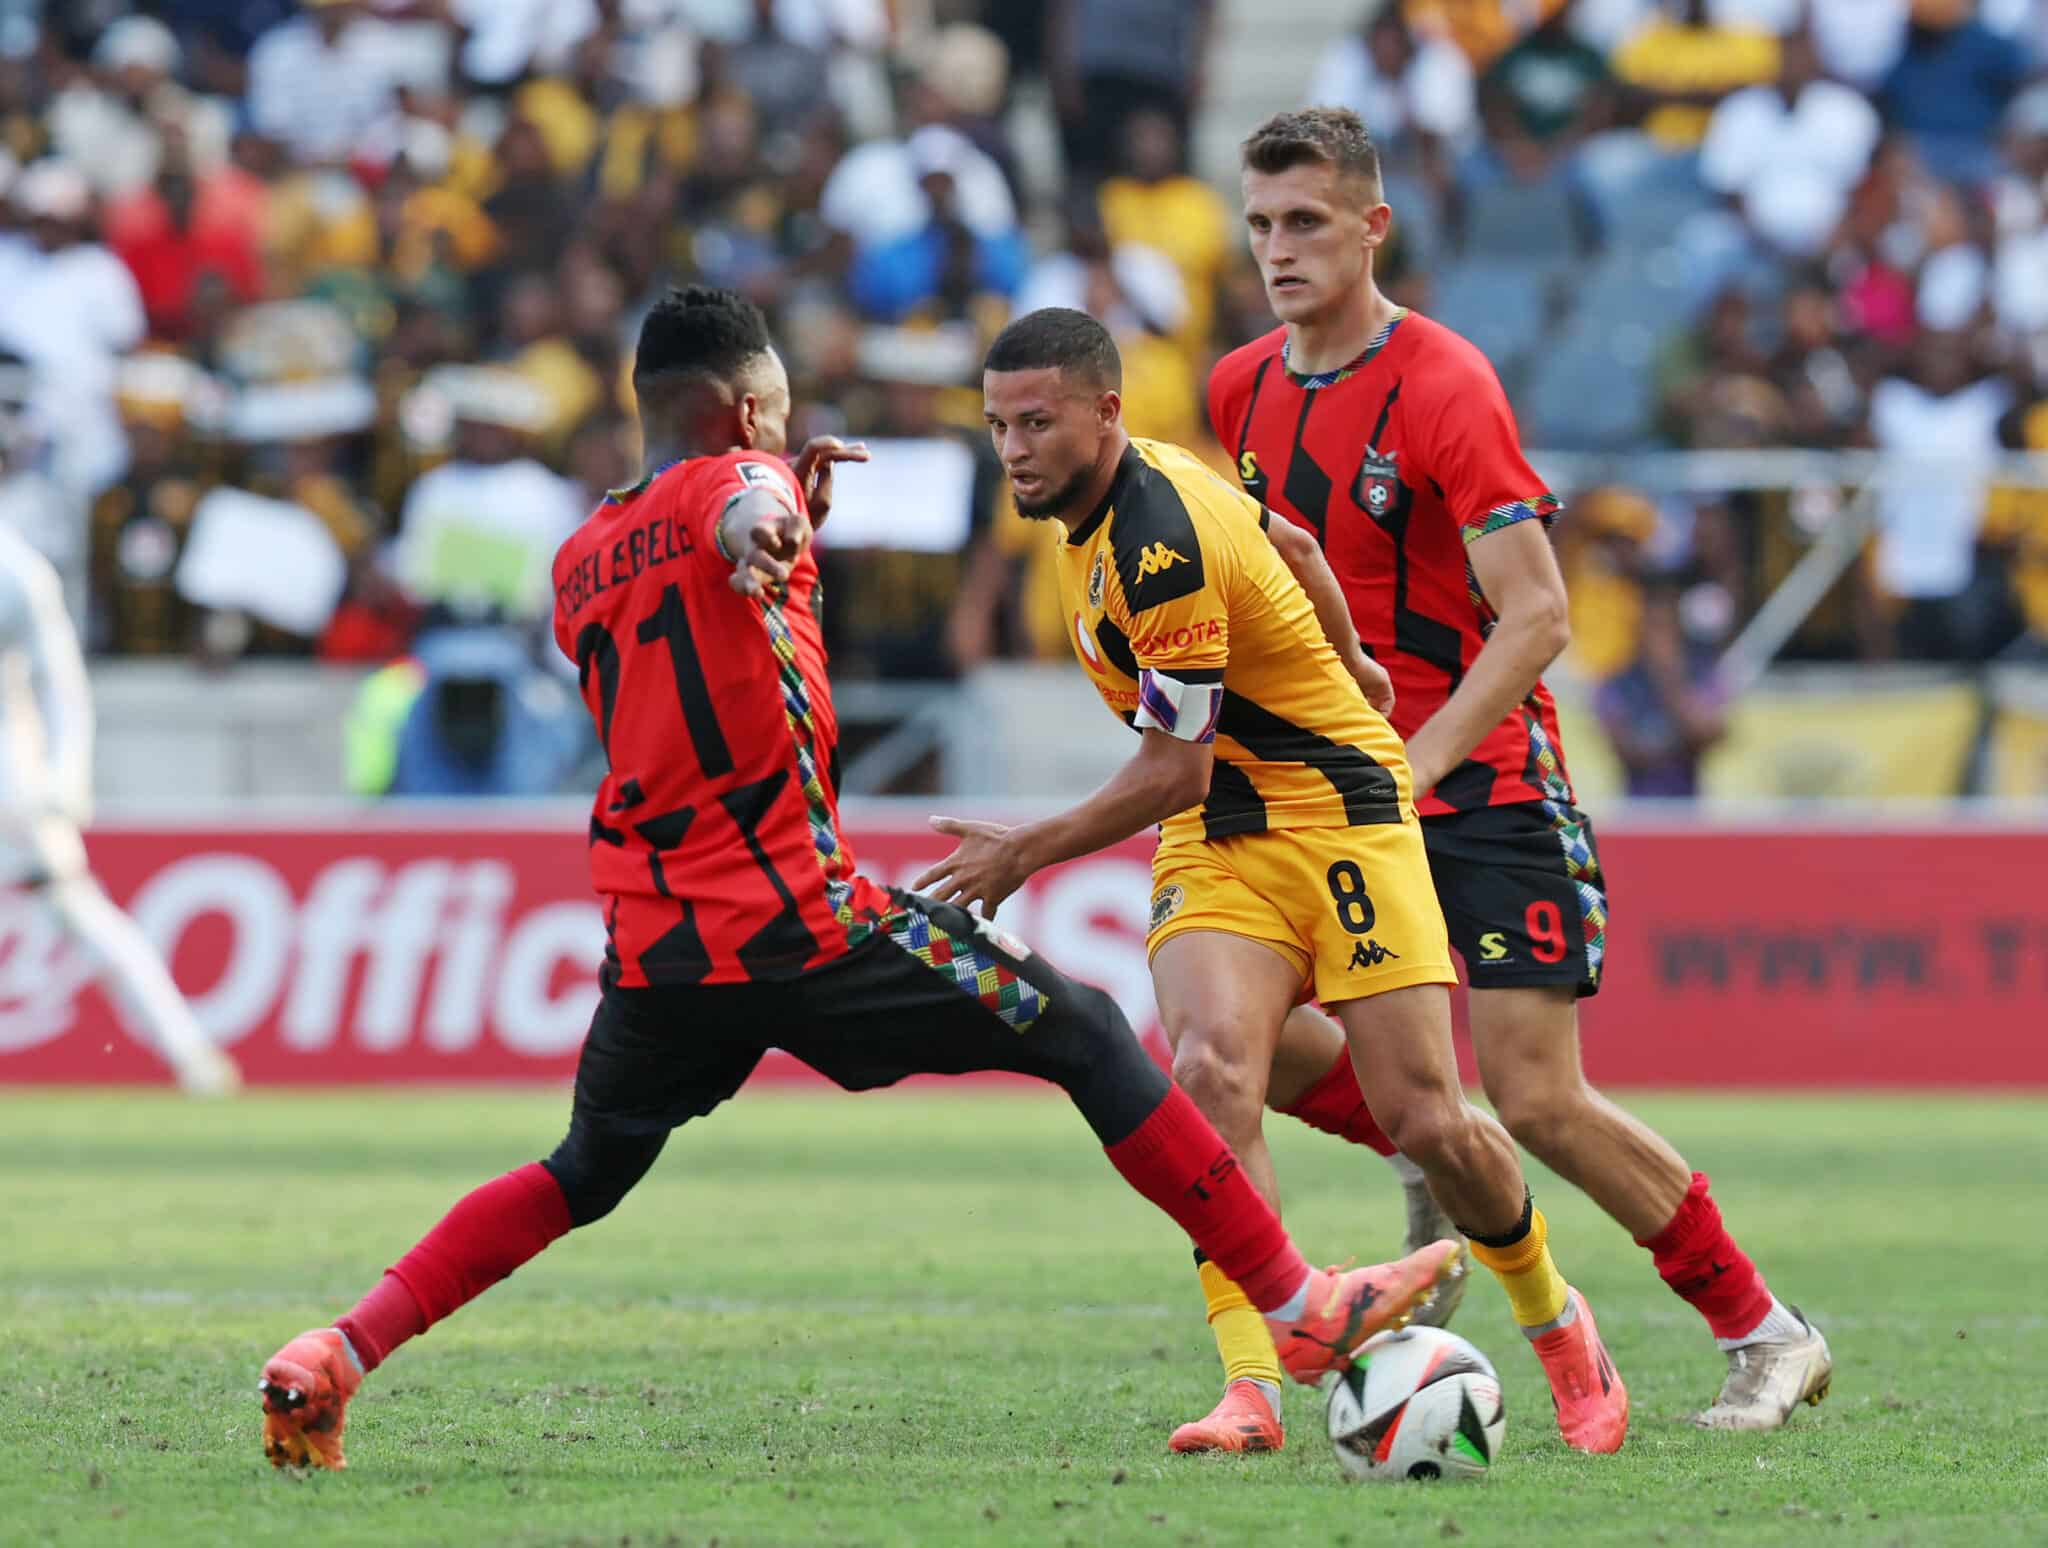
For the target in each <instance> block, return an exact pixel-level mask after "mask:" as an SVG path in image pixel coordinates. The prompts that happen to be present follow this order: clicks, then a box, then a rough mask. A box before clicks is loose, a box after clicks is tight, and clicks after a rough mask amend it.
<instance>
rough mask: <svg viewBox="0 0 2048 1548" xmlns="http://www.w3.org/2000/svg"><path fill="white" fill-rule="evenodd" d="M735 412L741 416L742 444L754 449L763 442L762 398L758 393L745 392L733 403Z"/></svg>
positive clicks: (750, 449) (748, 448)
mask: <svg viewBox="0 0 2048 1548" xmlns="http://www.w3.org/2000/svg"><path fill="white" fill-rule="evenodd" d="M733 412H734V414H736V415H737V416H738V418H739V432H740V445H741V446H743V447H745V448H746V449H747V450H748V451H752V450H753V449H754V448H755V447H756V446H758V445H760V444H761V398H760V395H759V394H758V393H752V392H743V393H741V394H740V401H739V402H738V403H736V404H734V405H733Z"/></svg>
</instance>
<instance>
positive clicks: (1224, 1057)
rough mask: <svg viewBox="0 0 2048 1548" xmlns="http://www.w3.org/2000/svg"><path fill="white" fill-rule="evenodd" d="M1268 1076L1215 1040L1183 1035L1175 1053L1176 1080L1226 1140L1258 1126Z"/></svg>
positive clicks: (1241, 1055)
mask: <svg viewBox="0 0 2048 1548" xmlns="http://www.w3.org/2000/svg"><path fill="white" fill-rule="evenodd" d="M1265 1076H1266V1072H1265V1071H1263V1070H1260V1069H1256V1068H1254V1066H1253V1064H1252V1061H1251V1059H1250V1058H1249V1057H1248V1056H1247V1055H1245V1054H1243V1053H1241V1052H1239V1051H1237V1050H1235V1049H1232V1048H1230V1047H1229V1046H1228V1045H1227V1044H1223V1043H1220V1042H1219V1041H1217V1040H1216V1039H1213V1038H1210V1037H1206V1036H1201V1035H1189V1034H1188V1033H1186V1032H1184V1033H1183V1035H1182V1036H1181V1037H1180V1039H1179V1041H1178V1042H1177V1044H1176V1045H1175V1047H1174V1050H1173V1079H1174V1083H1175V1084H1176V1085H1178V1086H1179V1087H1180V1088H1181V1089H1182V1090H1183V1091H1185V1092H1187V1094H1188V1095H1189V1096H1190V1097H1191V1098H1193V1099H1194V1103H1195V1106H1197V1107H1199V1108H1200V1109H1201V1110H1202V1112H1203V1113H1204V1114H1205V1115H1206V1116H1207V1117H1208V1119H1209V1121H1210V1122H1211V1123H1213V1124H1215V1125H1216V1126H1217V1127H1218V1128H1219V1129H1222V1130H1223V1131H1224V1134H1225V1137H1226V1138H1227V1137H1229V1135H1230V1133H1231V1132H1233V1131H1235V1130H1240V1129H1242V1128H1243V1127H1244V1126H1245V1125H1247V1124H1250V1125H1253V1126H1256V1125H1257V1124H1258V1122H1259V1117H1260V1110H1261V1109H1262V1108H1263V1107H1264V1105H1265V1100H1266V1080H1265Z"/></svg>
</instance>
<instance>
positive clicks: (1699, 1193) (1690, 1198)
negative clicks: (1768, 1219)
mask: <svg viewBox="0 0 2048 1548" xmlns="http://www.w3.org/2000/svg"><path fill="white" fill-rule="evenodd" d="M1708 1186H1709V1184H1708V1181H1707V1174H1706V1173H1705V1172H1694V1173H1693V1174H1692V1186H1691V1187H1690V1188H1688V1189H1686V1192H1685V1202H1684V1203H1682V1204H1680V1205H1679V1206H1678V1213H1677V1214H1675V1215H1673V1216H1672V1217H1671V1224H1669V1225H1667V1226H1666V1227H1665V1228H1664V1229H1663V1230H1661V1231H1659V1232H1658V1233H1657V1234H1656V1235H1655V1236H1651V1237H1646V1238H1640V1239H1638V1240H1637V1242H1636V1245H1637V1246H1638V1247H1647V1248H1649V1249H1650V1256H1651V1257H1652V1258H1654V1259H1656V1261H1657V1272H1658V1273H1659V1274H1661V1275H1662V1276H1663V1277H1664V1283H1665V1284H1667V1285H1669V1286H1670V1287H1671V1288H1672V1289H1673V1290H1675V1291H1677V1292H1678V1294H1679V1295H1681V1296H1683V1297H1684V1298H1685V1299H1686V1300H1688V1301H1690V1302H1692V1304H1693V1306H1694V1307H1695V1308H1696V1309H1697V1310H1698V1312H1699V1314H1700V1315H1701V1316H1702V1317H1704V1318H1706V1319H1707V1326H1708V1327H1710V1328H1712V1329H1713V1330H1714V1337H1716V1338H1742V1337H1744V1336H1745V1335H1746V1334H1748V1333H1750V1332H1753V1331H1754V1330H1755V1328H1756V1326H1757V1324H1758V1323H1760V1322H1762V1321H1763V1320H1764V1318H1765V1317H1767V1316H1769V1315H1770V1311H1771V1292H1770V1291H1769V1289H1767V1288H1766V1287H1765V1285H1764V1276H1763V1275H1762V1274H1760V1273H1758V1272H1757V1267H1756V1265H1755V1264H1754V1263H1752V1262H1750V1261H1749V1254H1748V1253H1746V1252H1744V1251H1743V1250H1742V1249H1741V1248H1740V1247H1738V1246H1736V1245H1735V1239H1734V1238H1733V1237H1732V1236H1730V1235H1729V1234H1728V1228H1727V1227H1726V1226H1724V1225H1722V1224H1721V1208H1720V1206H1719V1205H1718V1204H1716V1203H1715V1202H1714V1200H1713V1198H1712V1197H1711V1196H1710V1195H1709V1194H1708V1192H1707V1188H1708Z"/></svg>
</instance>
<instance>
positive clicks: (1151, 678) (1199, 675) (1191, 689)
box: [1132, 667, 1223, 742]
mask: <svg viewBox="0 0 2048 1548" xmlns="http://www.w3.org/2000/svg"><path fill="white" fill-rule="evenodd" d="M1222 714H1223V670H1222V668H1220V667H1219V668H1217V669H1215V670H1214V671H1187V672H1183V673H1181V674H1180V675H1179V676H1178V677H1175V676H1171V675H1169V674H1168V673H1165V672H1161V671H1157V670H1155V669H1153V668H1152V667H1146V668H1144V669H1143V670H1141V671H1140V672H1139V673H1138V713H1137V715H1136V717H1135V718H1134V719H1133V721H1132V724H1133V725H1134V726H1135V727H1136V728H1137V729H1138V730H1140V731H1142V730H1144V729H1145V728H1146V727H1147V726H1151V727H1153V728H1154V729H1156V730H1160V731H1164V732H1165V733H1166V734H1167V735H1168V736H1177V737H1179V738H1180V739H1181V740H1182V741H1183V742H1213V741H1215V740H1216V722H1217V720H1218V718H1219V717H1220V716H1221V715H1222Z"/></svg>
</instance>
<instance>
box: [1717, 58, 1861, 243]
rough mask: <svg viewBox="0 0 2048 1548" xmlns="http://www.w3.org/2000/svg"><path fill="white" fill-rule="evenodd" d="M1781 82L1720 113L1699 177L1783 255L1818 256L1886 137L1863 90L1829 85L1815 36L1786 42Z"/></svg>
mask: <svg viewBox="0 0 2048 1548" xmlns="http://www.w3.org/2000/svg"><path fill="white" fill-rule="evenodd" d="M1779 59H1780V65H1779V72H1778V80H1777V83H1776V84H1775V85H1771V86H1751V87H1748V88H1746V89H1745V90H1742V91H1738V92H1736V93H1735V94H1734V95H1733V96H1731V97H1728V98H1727V99H1725V100H1724V101H1723V102H1722V103H1721V105H1720V106H1719V107H1717V108H1715V109H1714V116H1713V118H1712V119H1710V120H1709V121H1708V124H1707V134H1706V139H1705V140H1704V141H1703V142H1702V143H1701V146H1700V177H1701V179H1702V180H1703V181H1705V183H1706V184H1707V185H1708V186H1709V187H1710V188H1714V189H1716V190H1718V191H1720V192H1721V193H1725V194H1729V195H1732V196H1734V197H1735V198H1737V199H1739V200H1740V201H1741V202H1742V206H1743V213H1744V214H1745V215H1746V216H1747V217H1748V219H1749V222H1750V224H1751V226H1752V227H1754V228H1756V230H1757V231H1758V233H1759V234H1760V235H1761V236H1763V237H1764V238H1765V240H1767V241H1769V242H1770V243H1771V244H1772V246H1774V247H1776V248H1777V249H1778V250H1779V251H1780V252H1783V253H1787V254H1790V255H1792V256H1795V257H1801V258H1805V257H1811V256H1813V255H1814V254H1816V253H1818V252H1819V251H1820V250H1821V248H1822V247H1823V246H1824V245H1825V244H1826V242H1827V240H1828V238H1829V237H1830V236H1832V235H1833V234H1834V230H1835V227H1836V225H1837V224H1838V223H1839V222H1840V220H1841V217H1842V212H1843V210H1844V209H1846V208H1847V205H1848V199H1849V193H1850V191H1851V190H1852V189H1853V188H1855V186H1856V184H1857V183H1858V182H1859V181H1861V180H1862V177H1863V174H1864V172H1865V171H1866V170H1867V169H1868V168H1869V166H1870V157H1871V153H1872V152H1873V151H1875V150H1876V149H1877V142H1878V140H1879V138H1880V136H1881V135H1882V133H1883V125H1882V124H1881V123H1880V121H1879V119H1878V116H1877V109H1876V108H1874V107H1872V106H1871V105H1870V102H1869V100H1868V99H1867V98H1866V97H1864V96H1863V94H1862V93H1861V92H1858V91H1854V90H1852V89H1851V88H1849V87H1847V86H1843V85H1841V84H1840V83H1838V82H1835V81H1830V80H1826V79H1823V78H1822V76H1821V74H1820V60H1819V56H1818V55H1817V53H1816V52H1815V49H1814V45H1813V40H1812V38H1811V37H1810V36H1809V35H1808V34H1807V33H1805V32H1804V31H1800V32H1795V33H1792V34H1791V35H1790V36H1788V37H1787V38H1786V39H1785V40H1784V43H1783V45H1782V47H1781V49H1780V52H1779Z"/></svg>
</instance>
